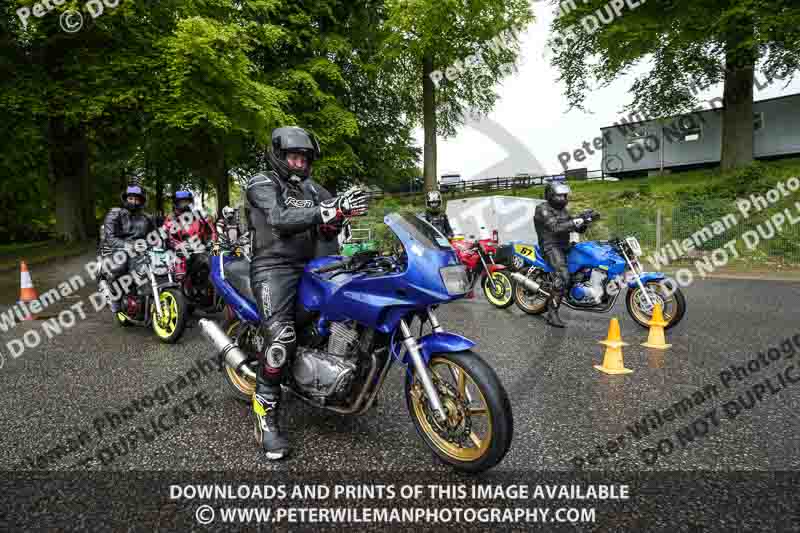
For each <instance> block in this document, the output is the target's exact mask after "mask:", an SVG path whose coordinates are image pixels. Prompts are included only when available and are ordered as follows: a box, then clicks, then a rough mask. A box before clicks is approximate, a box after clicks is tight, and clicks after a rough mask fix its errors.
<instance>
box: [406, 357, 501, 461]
mask: <svg viewBox="0 0 800 533" xmlns="http://www.w3.org/2000/svg"><path fill="white" fill-rule="evenodd" d="M428 371H429V372H430V373H431V378H432V380H433V382H434V386H436V389H437V391H438V393H439V398H440V399H441V400H442V403H443V405H444V408H445V411H446V412H447V420H446V421H445V422H443V423H439V422H438V421H437V420H436V418H435V417H434V415H433V411H432V409H431V407H430V403H429V401H428V398H427V395H426V394H425V390H424V388H423V387H422V384H421V382H420V380H419V379H418V378H417V376H416V374H414V375H413V376H411V377H409V375H408V374H406V385H405V396H406V405H407V407H408V412H409V414H410V415H411V420H412V421H413V423H414V427H415V428H416V430H417V433H418V434H419V436H420V437H421V438H422V440H423V441H424V442H425V444H426V445H427V446H428V447H429V448H430V449H431V450H432V451H433V453H434V454H435V455H436V457H437V458H438V459H439V460H441V461H443V462H444V463H447V464H448V465H450V466H452V467H453V468H455V469H456V470H460V471H462V472H470V473H477V472H483V471H485V470H488V469H490V468H492V467H494V466H496V465H497V464H498V463H500V461H502V460H503V458H504V457H505V456H506V454H507V453H508V450H509V448H510V447H511V440H512V438H513V435H514V418H513V416H512V414H511V402H510V401H509V399H508V394H507V393H506V390H505V389H504V388H503V385H502V383H500V379H499V378H498V377H497V374H495V372H494V370H493V369H492V367H490V366H489V365H488V364H487V363H486V362H485V361H484V360H483V359H482V358H481V357H480V356H479V355H478V354H476V353H475V352H472V351H464V352H457V353H441V354H435V355H434V356H433V357H432V358H431V360H430V363H429V364H428Z"/></svg>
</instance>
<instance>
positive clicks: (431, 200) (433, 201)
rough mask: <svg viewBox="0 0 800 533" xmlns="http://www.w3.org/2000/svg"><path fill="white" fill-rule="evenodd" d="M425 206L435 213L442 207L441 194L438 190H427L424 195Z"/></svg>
mask: <svg viewBox="0 0 800 533" xmlns="http://www.w3.org/2000/svg"><path fill="white" fill-rule="evenodd" d="M425 208H426V209H427V210H428V212H429V213H433V214H437V213H438V212H439V210H440V209H441V208H442V194H441V193H440V192H439V191H429V192H428V194H427V195H425Z"/></svg>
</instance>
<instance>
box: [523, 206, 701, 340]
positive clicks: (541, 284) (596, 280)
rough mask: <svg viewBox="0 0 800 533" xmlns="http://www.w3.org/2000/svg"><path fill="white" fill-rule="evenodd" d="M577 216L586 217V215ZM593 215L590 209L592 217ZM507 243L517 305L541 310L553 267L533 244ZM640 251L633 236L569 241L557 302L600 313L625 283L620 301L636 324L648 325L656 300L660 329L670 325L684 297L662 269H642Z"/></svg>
mask: <svg viewBox="0 0 800 533" xmlns="http://www.w3.org/2000/svg"><path fill="white" fill-rule="evenodd" d="M582 216H583V217H584V218H586V219H587V220H588V221H591V217H590V215H589V214H583V215H582ZM597 216H598V215H597V214H596V213H594V218H597ZM509 247H510V248H511V254H510V255H511V256H512V259H511V262H512V265H513V268H514V270H515V271H516V272H513V273H512V274H511V278H512V279H513V280H514V301H515V302H516V304H517V307H519V308H520V309H521V310H522V311H524V312H526V313H528V314H530V315H538V314H541V313H544V312H545V311H546V310H547V300H548V298H549V296H550V290H552V289H551V287H552V286H553V281H554V279H555V278H554V273H553V268H552V267H551V266H550V265H549V264H547V262H546V261H545V260H544V259H543V256H542V252H541V250H540V249H539V247H538V246H536V245H526V244H511V245H509ZM641 255H642V248H641V246H640V245H639V241H638V240H637V239H636V237H627V238H625V239H611V240H608V241H589V242H579V243H577V244H574V245H573V246H572V247H571V248H570V250H569V252H568V253H567V268H568V270H569V273H570V276H571V278H570V284H569V286H568V287H567V290H566V294H565V296H564V300H563V302H562V303H563V304H564V305H566V306H567V307H569V308H570V309H575V310H577V311H590V312H594V313H605V312H607V311H609V310H610V309H611V308H612V307H614V304H615V303H616V301H617V298H618V297H619V295H620V293H621V292H622V290H623V289H624V288H627V293H626V295H625V305H626V307H627V308H628V313H629V314H630V315H631V317H632V318H633V320H634V321H636V323H637V324H639V325H640V326H642V327H645V328H647V327H649V326H648V322H649V321H650V319H651V318H652V316H653V309H654V308H655V305H656V304H657V303H659V304H661V309H662V311H663V315H664V320H666V321H667V325H666V326H665V329H669V328H673V327H675V326H676V325H678V323H679V322H680V321H681V319H682V318H683V315H684V314H685V313H686V299H685V298H684V296H683V293H682V292H681V290H680V287H678V284H677V283H676V282H675V281H674V280H672V279H670V278H668V277H667V276H665V275H664V274H662V273H661V272H644V271H643V269H642V266H641V264H640V263H639V257H640V256H641Z"/></svg>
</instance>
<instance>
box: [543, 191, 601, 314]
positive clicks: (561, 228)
mask: <svg viewBox="0 0 800 533" xmlns="http://www.w3.org/2000/svg"><path fill="white" fill-rule="evenodd" d="M569 193H570V188H569V185H567V184H566V183H555V184H554V183H548V184H547V187H545V189H544V199H545V200H547V202H546V203H543V204H539V205H538V206H536V213H535V215H534V217H533V221H534V225H535V227H536V235H537V236H538V237H539V247H540V248H541V250H542V253H543V254H544V259H545V261H547V263H548V264H549V265H550V266H551V267H553V270H554V271H555V273H556V278H555V282H554V284H553V287H552V289H551V291H550V295H551V296H550V300H549V301H548V302H547V316H546V317H545V318H546V320H547V323H548V324H550V325H551V326H555V327H557V328H563V327H565V325H564V323H563V322H562V321H561V318H560V317H559V316H558V308H559V306H560V305H561V300H562V299H563V297H564V292H565V291H566V289H567V287H568V286H569V270H568V269H567V260H566V251H567V249H568V248H569V246H570V239H569V234H570V233H571V232H573V231H576V232H578V233H583V232H584V231H586V229H587V228H588V223H587V221H586V220H584V219H583V218H572V216H571V215H570V214H569V211H567V203H569Z"/></svg>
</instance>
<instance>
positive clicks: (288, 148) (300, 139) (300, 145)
mask: <svg viewBox="0 0 800 533" xmlns="http://www.w3.org/2000/svg"><path fill="white" fill-rule="evenodd" d="M290 154H303V155H305V166H304V167H296V166H292V165H290V163H289V161H288V159H289V155H290ZM267 157H268V158H269V164H270V166H272V170H274V171H275V173H277V174H278V177H280V178H281V179H282V180H284V181H288V180H292V181H296V182H300V181H302V180H305V179H308V178H309V177H310V176H311V165H312V163H313V162H314V161H316V160H317V159H319V157H320V149H319V143H318V142H317V139H315V138H314V136H313V135H311V134H310V133H308V132H307V131H306V130H304V129H303V128H298V127H295V126H288V127H283V128H277V129H275V130H273V132H272V143H271V145H270V147H269V150H268V153H267Z"/></svg>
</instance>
